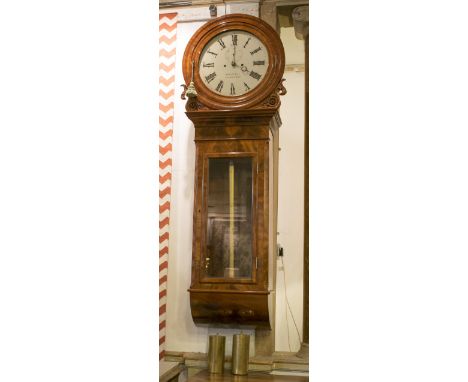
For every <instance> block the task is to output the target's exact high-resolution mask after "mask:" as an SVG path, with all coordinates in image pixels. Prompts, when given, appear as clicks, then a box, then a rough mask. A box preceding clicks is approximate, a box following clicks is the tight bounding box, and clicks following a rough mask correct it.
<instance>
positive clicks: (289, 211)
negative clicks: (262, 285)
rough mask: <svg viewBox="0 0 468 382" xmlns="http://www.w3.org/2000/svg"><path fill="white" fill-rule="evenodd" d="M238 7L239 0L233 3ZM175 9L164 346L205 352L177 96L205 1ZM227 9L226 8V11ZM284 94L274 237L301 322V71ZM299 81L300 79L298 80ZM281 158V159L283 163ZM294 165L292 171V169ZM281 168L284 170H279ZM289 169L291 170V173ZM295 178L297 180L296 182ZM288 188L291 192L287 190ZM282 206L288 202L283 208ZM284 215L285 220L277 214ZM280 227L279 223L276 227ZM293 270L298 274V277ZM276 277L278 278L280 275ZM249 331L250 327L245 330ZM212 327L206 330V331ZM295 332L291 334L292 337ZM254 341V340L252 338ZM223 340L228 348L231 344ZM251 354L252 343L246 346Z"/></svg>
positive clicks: (280, 305) (279, 341) (279, 345)
mask: <svg viewBox="0 0 468 382" xmlns="http://www.w3.org/2000/svg"><path fill="white" fill-rule="evenodd" d="M237 7H238V9H236V11H238V10H240V9H239V7H240V5H239V4H238V5H237ZM223 8H224V7H218V15H221V14H223V13H224V9H223ZM244 10H245V11H246V12H248V13H250V14H252V12H255V11H256V10H258V6H257V4H256V3H253V4H250V5H249V4H244ZM174 11H177V12H179V20H180V21H183V22H179V23H178V26H177V53H176V54H177V64H176V79H175V84H176V85H175V88H176V92H175V99H174V133H173V134H174V135H173V170H172V171H173V174H172V195H171V215H170V219H171V221H170V241H169V248H170V250H169V268H168V288H167V296H168V302H167V327H166V349H167V350H169V351H184V352H206V351H207V341H208V334H209V330H208V328H200V327H197V326H195V325H194V323H193V320H192V317H191V313H190V303H189V293H188V292H187V289H188V288H189V287H190V278H191V260H192V212H193V182H194V168H195V144H194V142H193V138H194V129H193V125H192V123H191V121H190V120H189V119H188V118H187V116H186V115H185V101H183V100H181V99H180V94H181V90H182V88H181V87H180V85H181V84H183V83H184V80H183V76H182V56H183V53H184V50H185V47H186V45H187V42H188V40H189V39H190V37H191V36H192V35H193V33H194V32H195V31H196V30H197V29H198V28H199V27H200V26H201V25H203V23H204V22H205V21H193V22H191V21H190V19H191V17H192V19H194V20H200V19H202V18H203V17H207V16H208V14H207V7H200V8H190V9H187V8H184V9H178V10H174V9H173V10H167V12H174ZM229 11H230V9H229V8H228V12H229ZM286 78H287V82H286V86H287V88H288V94H287V95H286V96H284V97H283V99H282V102H283V106H282V108H281V116H282V119H283V126H282V127H281V129H280V146H281V147H282V151H281V154H280V179H279V181H280V190H279V198H280V199H279V205H280V211H279V230H280V232H281V234H280V236H279V238H280V241H281V240H283V242H282V244H283V246H284V247H285V253H286V255H285V266H286V271H287V288H288V294H289V299H290V304H291V307H292V309H293V312H294V316H295V318H296V322H297V324H298V326H299V328H300V329H301V328H302V230H303V228H302V221H303V220H302V215H303V197H302V192H303V191H302V190H303V186H302V173H303V170H302V168H303V154H302V153H303V143H302V136H303V124H304V123H303V114H304V112H303V110H300V108H301V107H302V106H301V105H303V73H288V74H286ZM301 83H302V85H301ZM282 162H283V163H282ZM291 167H292V168H294V172H292V171H291ZM283 174H284V175H283ZM291 175H294V176H293V178H292V179H291ZM299 184H300V185H299ZM291 191H292V192H293V193H291ZM281 206H284V207H286V206H287V208H284V207H283V208H282V207H281ZM282 219H283V221H284V222H282V221H281V220H282ZM281 227H284V228H281ZM298 272H299V273H300V274H301V276H300V277H298ZM280 279H281V280H280ZM282 285H283V283H282V275H281V274H278V286H279V287H280V288H283V287H282ZM282 291H283V289H278V292H277V294H278V296H277V315H276V317H277V318H276V320H277V326H276V327H277V329H278V330H279V331H278V332H277V333H276V349H277V350H286V351H287V350H288V347H287V343H288V342H287V341H288V340H287V332H286V326H285V318H284V315H285V313H284V312H285V304H284V295H283V292H282ZM290 330H291V345H292V347H293V350H297V349H298V348H299V347H298V344H299V340H298V339H297V334H296V335H295V334H294V332H293V331H292V330H294V329H293V326H292V322H291V320H290ZM217 331H218V332H219V333H221V334H223V335H226V336H227V337H228V338H227V340H228V343H229V340H230V337H231V336H232V334H233V331H232V330H217ZM244 332H246V333H247V334H251V335H253V334H254V332H253V331H250V332H249V331H244ZM210 333H211V332H210ZM294 336H295V338H294ZM252 343H253V341H252ZM228 348H229V346H227V349H226V350H227V353H228V354H229V351H230V349H228ZM251 353H252V354H253V349H251Z"/></svg>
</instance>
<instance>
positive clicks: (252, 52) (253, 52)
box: [250, 47, 262, 54]
mask: <svg viewBox="0 0 468 382" xmlns="http://www.w3.org/2000/svg"><path fill="white" fill-rule="evenodd" d="M261 49H262V48H260V47H258V48H257V49H254V50H252V51H251V52H250V54H255V53H257V52H258V51H259V50H261Z"/></svg>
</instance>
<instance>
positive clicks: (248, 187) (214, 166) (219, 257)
mask: <svg viewBox="0 0 468 382" xmlns="http://www.w3.org/2000/svg"><path fill="white" fill-rule="evenodd" d="M204 168H205V176H204V180H205V181H204V185H203V189H204V190H205V195H204V200H205V201H206V208H205V216H204V219H203V225H204V239H205V240H204V248H203V253H204V260H205V264H204V267H203V277H202V281H203V282H255V272H254V270H255V268H254V261H255V258H256V255H255V252H256V251H255V246H254V227H255V224H254V216H255V214H254V212H255V211H254V208H255V202H256V200H255V199H256V198H255V195H254V182H255V173H254V169H256V157H255V154H254V153H252V154H246V153H239V154H231V155H226V154H224V155H223V154H215V155H213V154H212V155H210V154H208V155H207V156H206V157H205V161H204Z"/></svg>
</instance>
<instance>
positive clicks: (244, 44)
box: [244, 37, 250, 48]
mask: <svg viewBox="0 0 468 382" xmlns="http://www.w3.org/2000/svg"><path fill="white" fill-rule="evenodd" d="M249 41H250V37H249V38H248V39H247V42H246V43H245V44H244V48H245V47H246V46H247V44H248V43H249Z"/></svg>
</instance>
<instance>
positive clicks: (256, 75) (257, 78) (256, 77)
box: [249, 71, 261, 81]
mask: <svg viewBox="0 0 468 382" xmlns="http://www.w3.org/2000/svg"><path fill="white" fill-rule="evenodd" d="M249 75H250V77H253V78H255V79H256V80H257V81H258V80H259V79H260V77H261V75H260V74H258V73H256V72H254V71H251V72H250V73H249Z"/></svg>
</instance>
